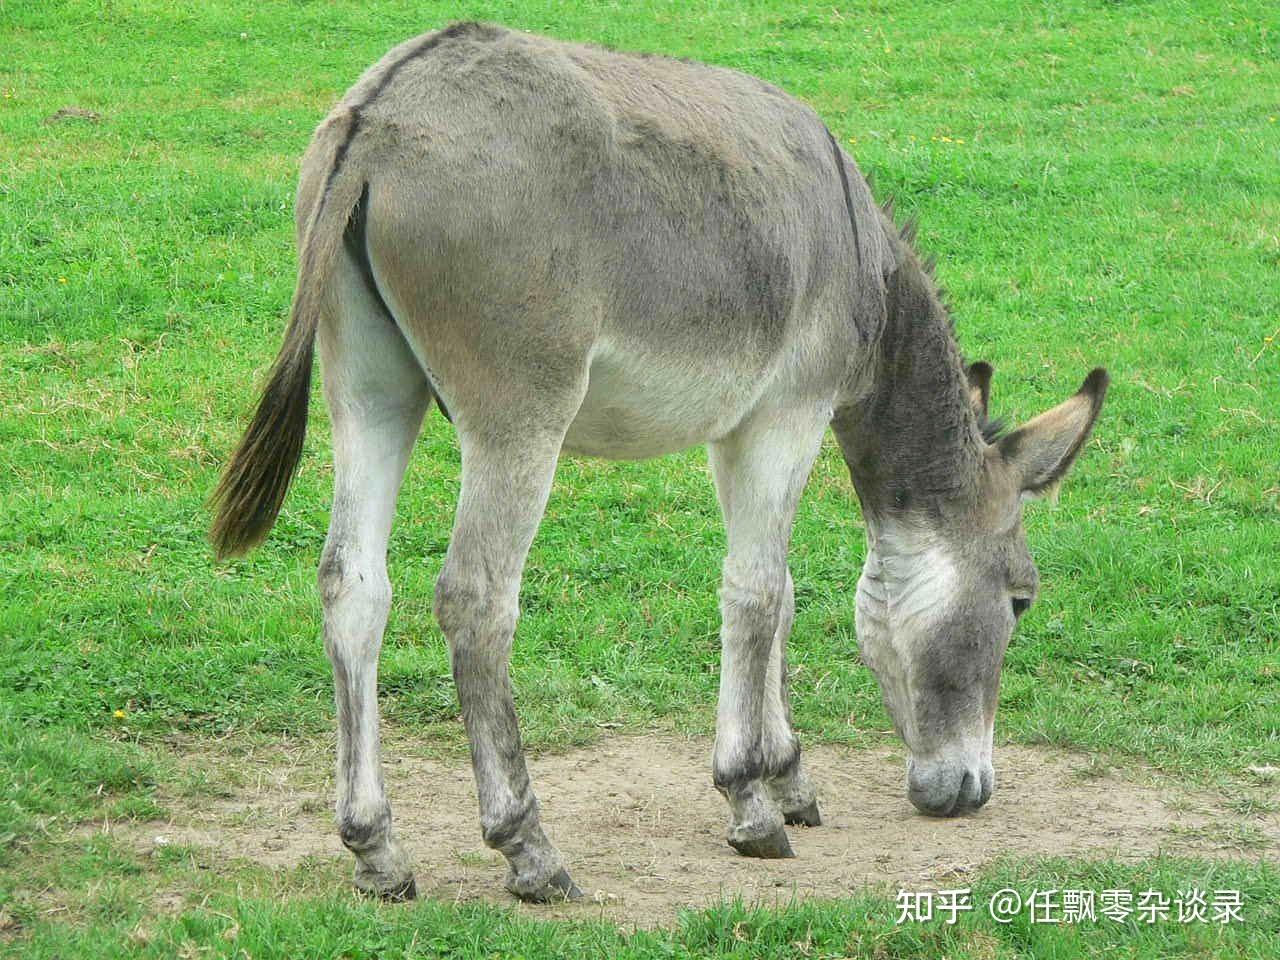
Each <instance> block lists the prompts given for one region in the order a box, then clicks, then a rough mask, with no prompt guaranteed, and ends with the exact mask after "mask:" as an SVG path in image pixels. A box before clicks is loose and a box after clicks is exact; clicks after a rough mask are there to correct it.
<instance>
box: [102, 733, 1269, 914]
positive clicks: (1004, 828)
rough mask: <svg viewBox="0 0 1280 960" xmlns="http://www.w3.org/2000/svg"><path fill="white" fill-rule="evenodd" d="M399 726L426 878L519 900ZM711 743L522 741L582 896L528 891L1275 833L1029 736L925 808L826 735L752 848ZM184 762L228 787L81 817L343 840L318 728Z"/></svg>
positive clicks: (1252, 854) (954, 862)
mask: <svg viewBox="0 0 1280 960" xmlns="http://www.w3.org/2000/svg"><path fill="white" fill-rule="evenodd" d="M397 739H398V738H393V739H392V740H391V742H389V743H388V745H387V748H386V754H387V758H388V762H387V765H386V777H387V786H388V790H389V792H390V796H391V800H392V804H393V806H394V808H395V815H396V823H397V830H398V833H399V836H400V838H401V841H402V842H403V843H404V844H405V845H406V847H407V848H408V850H409V851H410V852H411V854H412V856H413V861H414V864H415V867H416V870H417V880H418V890H419V892H420V894H422V895H424V896H429V897H434V898H437V899H441V900H449V901H469V900H489V901H494V902H498V903H502V904H509V903H511V902H512V901H511V898H510V897H509V896H508V895H507V894H506V892H505V891H504V890H503V888H502V882H501V881H502V877H503V874H504V869H505V868H504V866H503V864H502V862H501V858H500V857H499V856H498V855H497V854H495V853H493V852H492V851H489V850H488V849H486V848H485V847H484V845H483V844H482V843H481V841H480V836H479V826H478V822H477V815H476V800H475V791H474V787H473V785H472V780H471V771H470V768H469V766H468V765H467V764H466V763H465V762H461V761H453V760H447V759H446V760H441V759H438V758H432V757H430V756H428V755H427V753H426V750H425V749H424V747H423V745H422V744H414V743H412V742H406V741H399V742H397ZM710 754H711V744H710V742H708V741H701V740H680V739H674V738H671V737H668V736H635V737H615V738H613V739H610V740H606V741H604V742H602V743H599V744H597V745H595V746H592V747H590V748H587V749H583V750H575V751H572V752H569V753H564V754H558V755H546V756H541V757H535V758H533V759H532V760H531V763H530V766H531V768H532V774H533V777H534V782H535V784H536V787H537V789H538V793H539V796H540V797H541V800H542V815H543V823H544V824H545V826H546V828H547V831H548V833H549V835H550V836H551V837H552V838H553V839H554V841H555V842H556V843H557V845H558V846H559V848H560V850H561V851H562V852H563V853H564V855H565V857H566V858H567V860H568V862H569V865H570V869H571V871H572V873H573V876H574V879H575V880H576V881H577V883H578V885H579V886H580V887H581V888H582V889H583V891H584V892H586V894H587V898H588V902H587V903H585V904H566V905H558V906H552V907H521V909H522V910H524V911H527V912H529V913H532V914H535V915H539V916H567V917H581V918H585V917H596V916H603V917H605V918H607V919H610V920H614V921H617V922H622V923H625V924H629V925H640V926H645V925H651V924H655V923H664V922H667V921H669V920H671V919H672V918H673V917H674V916H675V914H676V912H677V911H678V910H679V909H680V908H682V907H686V906H694V907H696V906H701V905H706V904H709V903H714V902H717V901H719V900H721V899H723V898H729V897H736V896H741V897H742V898H743V899H744V900H746V901H748V902H759V903H765V904H770V903H774V902H779V903H785V902H787V901H790V900H791V899H793V898H796V897H839V896H845V895H849V894H850V893H853V892H856V891H859V890H862V889H865V888H867V887H884V886H885V885H892V886H897V885H907V884H910V885H913V886H915V887H918V888H924V887H928V886H931V885H953V884H955V883H957V882H963V879H964V877H965V876H966V875H968V874H970V873H972V872H973V871H975V870H976V869H977V868H979V867H981V866H982V865H983V864H985V863H987V862H989V861H990V860H992V859H993V858H994V857H997V856H1003V855H1013V856H1054V855H1064V856H1091V857H1102V856H1107V857H1118V858H1120V859H1124V860H1136V859H1141V858H1145V857H1148V856H1151V855H1153V854H1156V853H1161V852H1162V853H1172V854H1184V855H1189V856H1202V857H1203V856H1209V857H1213V856H1238V857H1246V858H1251V859H1256V858H1260V857H1269V856H1273V855H1274V854H1275V852H1276V850H1277V847H1278V846H1280V817H1277V815H1276V814H1274V813H1267V814H1264V815H1259V814H1257V813H1246V812H1236V811H1235V810H1232V809H1230V807H1229V806H1228V805H1227V803H1226V802H1225V801H1224V800H1223V799H1222V798H1219V797H1216V796H1213V795H1210V794H1207V793H1195V792H1187V791H1182V790H1178V789H1176V788H1175V787H1174V786H1172V785H1170V784H1168V783H1162V782H1161V781H1159V780H1158V779H1155V778H1152V777H1150V776H1143V777H1142V778H1141V781H1140V780H1135V779H1131V778H1129V777H1127V776H1126V777H1121V776H1118V775H1116V774H1115V773H1114V772H1111V771H1107V770H1102V769H1099V768H1098V767H1097V766H1096V765H1094V764H1092V763H1091V762H1090V760H1089V759H1088V758H1086V757H1082V756H1077V755H1072V754H1067V753H1062V752H1057V751H1049V750H1043V749H1032V748H1027V747H1008V746H1007V747H1004V748H1002V749H1000V750H999V751H998V753H997V775H998V777H999V786H998V789H997V791H996V794H995V796H994V798H993V799H992V801H991V803H990V804H988V805H987V807H986V808H984V809H983V810H981V811H980V812H978V813H977V814H975V815H972V816H966V817H962V818H959V819H955V820H934V819H929V818H926V817H922V816H920V815H918V814H916V813H915V812H914V811H913V810H912V808H911V807H910V805H909V804H908V803H907V800H906V795H905V786H904V767H903V762H904V761H903V753H902V750H901V748H891V747H882V748H876V749H870V750H852V749H848V748H843V747H839V746H818V747H813V748H810V749H808V750H807V751H806V758H807V762H808V765H809V769H810V771H811V773H812V776H813V778H814V780H815V781H816V782H818V783H819V785H820V789H821V803H822V811H823V816H824V819H825V824H824V825H823V826H822V827H819V828H815V829H804V828H792V829H791V830H790V831H789V832H790V835H791V841H792V844H793V846H794V847H795V850H796V853H797V855H798V856H797V859H795V860H787V861H757V860H748V859H745V858H743V857H740V856H738V855H737V854H735V853H734V851H733V850H732V849H730V848H729V847H728V846H727V845H726V844H725V842H724V830H725V825H726V813H727V811H726V808H725V806H724V803H723V801H722V800H721V798H720V797H719V795H718V794H717V793H716V792H715V790H714V789H713V788H712V787H711V784H710V774H709V772H708V769H709V758H710ZM181 762H182V763H183V765H184V766H186V767H188V768H189V769H190V770H192V771H197V770H198V771H203V772H204V775H205V776H206V777H207V778H208V779H209V782H210V783H213V784H217V785H218V787H219V788H220V789H222V788H225V795H224V796H223V797H222V798H220V799H217V800H213V801H204V802H202V803H201V804H199V805H193V804H192V802H191V801H189V800H186V801H184V800H182V799H181V798H162V799H163V800H164V802H165V805H166V807H167V808H168V809H170V810H172V811H173V812H174V819H173V821H172V822H170V823H118V824H110V825H108V826H104V825H100V824H99V825H94V826H93V827H92V829H95V830H107V831H109V832H110V833H111V834H113V835H115V836H118V837H120V838H123V839H125V840H126V841H128V842H131V843H133V844H135V845H136V846H137V847H138V848H139V849H143V850H149V849H152V848H154V846H155V845H156V844H157V843H160V844H164V843H173V844H183V845H187V846H195V847H202V848H208V852H209V853H210V855H211V856H213V857H214V858H215V859H221V858H231V859H236V858H243V859H246V860H250V861H254V862H257V863H260V864H263V865H266V866H269V867H272V868H277V869H279V868H285V867H291V866H294V865H297V864H299V863H301V862H302V861H303V860H304V858H320V859H325V860H327V859H334V860H342V861H345V860H346V859H347V854H346V852H345V851H344V850H343V848H342V846H341V844H340V843H339V842H338V839H337V836H336V833H335V831H334V828H333V825H332V816H331V813H330V810H329V807H330V803H331V796H332V775H331V772H330V764H331V760H330V755H329V753H328V752H327V751H324V750H322V749H321V746H320V745H318V744H311V745H308V746H305V747H299V746H297V745H291V746H288V747H279V748H272V749H270V750H266V751H258V752H256V753H251V754H247V755H240V756H235V757H232V756H229V755H228V754H227V753H226V752H225V751H222V752H221V753H214V752H212V751H211V750H210V749H208V748H204V747H202V748H201V749H200V750H199V751H194V752H193V751H190V750H184V751H183V759H182V761H181ZM223 774H225V776H223ZM157 838H159V839H157ZM344 869H345V868H344Z"/></svg>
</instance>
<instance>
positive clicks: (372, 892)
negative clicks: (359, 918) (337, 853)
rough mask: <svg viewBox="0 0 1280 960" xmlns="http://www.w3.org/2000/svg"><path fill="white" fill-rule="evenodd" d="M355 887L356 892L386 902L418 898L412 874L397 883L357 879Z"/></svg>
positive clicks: (416, 886)
mask: <svg viewBox="0 0 1280 960" xmlns="http://www.w3.org/2000/svg"><path fill="white" fill-rule="evenodd" d="M355 887H356V892H357V893H361V894H363V895H364V896H366V897H370V898H372V899H375V900H382V901H385V902H386V903H406V902H408V901H409V900H417V899H418V885H417V884H416V883H415V882H414V880H413V874H410V875H409V877H408V879H405V880H402V881H400V882H399V883H391V884H387V885H381V884H378V883H374V882H372V881H368V880H365V881H361V880H359V879H357V880H356V883H355Z"/></svg>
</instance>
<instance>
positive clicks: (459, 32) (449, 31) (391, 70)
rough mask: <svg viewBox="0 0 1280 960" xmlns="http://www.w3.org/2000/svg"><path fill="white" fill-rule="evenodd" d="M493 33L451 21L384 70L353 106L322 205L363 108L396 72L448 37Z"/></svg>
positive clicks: (476, 24) (349, 143) (486, 28)
mask: <svg viewBox="0 0 1280 960" xmlns="http://www.w3.org/2000/svg"><path fill="white" fill-rule="evenodd" d="M493 32H494V31H493V28H492V27H486V26H485V25H484V24H482V23H476V22H474V21H471V20H466V21H463V22H461V23H454V24H450V25H449V26H448V27H446V28H445V29H443V30H441V31H439V32H438V33H433V34H432V35H431V36H429V37H427V38H426V39H425V40H423V41H422V42H421V43H420V44H418V45H417V46H416V47H414V48H413V49H412V50H410V51H408V52H407V53H406V54H405V55H404V56H403V57H401V58H400V59H399V60H397V61H396V62H395V63H393V64H391V66H389V67H388V68H387V69H386V70H385V71H383V74H382V76H380V77H379V78H378V82H377V83H376V84H374V86H373V89H372V90H370V91H369V95H368V96H367V97H365V98H364V99H363V100H361V101H360V102H359V103H357V104H355V105H354V106H353V107H352V108H351V122H350V124H348V125H347V135H346V136H345V137H343V138H342V142H341V143H340V144H338V149H337V150H336V151H334V154H333V166H332V167H330V168H329V176H328V178H327V179H326V180H325V184H324V193H322V194H321V195H320V204H321V205H322V206H323V205H324V200H325V197H326V196H327V195H328V193H329V187H330V186H331V185H332V184H333V179H334V177H336V176H337V175H338V171H339V170H341V169H342V162H343V161H344V160H345V159H346V157H347V149H348V148H349V147H350V146H351V141H352V140H354V139H355V136H356V133H357V131H359V129H360V121H361V119H362V116H361V112H360V111H362V110H364V109H365V108H366V107H368V106H369V104H371V103H373V101H374V100H376V99H378V97H380V96H381V95H382V92H383V91H384V90H386V89H387V87H388V85H389V84H390V83H391V81H392V80H394V79H395V77H396V74H397V73H399V72H400V70H401V69H402V68H403V67H405V66H406V65H407V64H410V63H412V62H413V61H414V60H417V59H418V58H419V57H421V56H424V55H426V54H428V53H430V52H431V51H432V50H434V49H435V48H436V47H437V46H439V45H440V44H441V43H442V42H443V41H445V40H450V39H452V38H454V37H460V36H464V35H465V34H471V33H480V34H486V33H487V34H492V33H493Z"/></svg>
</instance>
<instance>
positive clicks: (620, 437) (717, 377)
mask: <svg viewBox="0 0 1280 960" xmlns="http://www.w3.org/2000/svg"><path fill="white" fill-rule="evenodd" d="M663 359H664V360H665V361H666V362H660V361H658V360H657V358H653V357H651V358H649V359H648V362H640V361H637V360H636V359H635V358H632V357H626V356H623V355H621V354H620V353H618V352H615V351H612V350H598V351H597V352H596V355H595V356H594V357H593V359H592V363H591V372H590V380H589V383H588V387H587V393H586V396H585V397H584V398H583V401H582V406H581V407H580V408H579V409H578V415H577V417H576V418H575V419H574V421H573V423H572V425H570V427H569V432H568V434H567V435H566V436H565V441H564V449H565V450H567V451H569V452H570V453H580V454H586V455H588V456H594V457H604V458H606V459H610V460H641V459H644V458H646V457H657V456H661V455H663V454H667V453H675V452H676V451H679V450H684V449H687V448H688V447H692V446H697V445H699V444H703V443H707V442H709V441H711V440H715V439H718V438H719V437H723V436H724V435H725V434H726V433H728V432H729V431H730V430H732V429H733V428H734V427H735V426H737V425H738V423H740V422H741V420H742V418H743V417H744V416H745V415H746V414H747V412H748V411H749V410H750V409H751V408H752V406H754V404H755V401H756V398H757V397H758V396H759V394H760V390H761V379H760V377H759V376H758V375H757V376H748V375H743V374H736V373H734V372H733V371H731V370H726V369H724V368H721V369H719V370H715V369H713V368H710V367H708V366H707V365H705V364H702V363H698V362H689V361H688V360H683V361H682V360H681V359H680V358H663Z"/></svg>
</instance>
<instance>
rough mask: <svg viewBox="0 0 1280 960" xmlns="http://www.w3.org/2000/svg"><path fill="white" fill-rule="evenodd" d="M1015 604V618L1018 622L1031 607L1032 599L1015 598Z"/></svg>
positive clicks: (1013, 602) (1013, 601)
mask: <svg viewBox="0 0 1280 960" xmlns="http://www.w3.org/2000/svg"><path fill="white" fill-rule="evenodd" d="M1010 602H1011V603H1012V604H1013V616H1014V619H1015V620H1016V619H1017V618H1019V617H1021V616H1022V615H1023V614H1024V613H1026V612H1027V608H1028V607H1030V606H1031V598H1030V597H1014V598H1013V599H1012V600H1011V601H1010Z"/></svg>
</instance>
